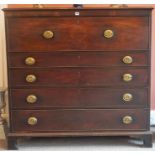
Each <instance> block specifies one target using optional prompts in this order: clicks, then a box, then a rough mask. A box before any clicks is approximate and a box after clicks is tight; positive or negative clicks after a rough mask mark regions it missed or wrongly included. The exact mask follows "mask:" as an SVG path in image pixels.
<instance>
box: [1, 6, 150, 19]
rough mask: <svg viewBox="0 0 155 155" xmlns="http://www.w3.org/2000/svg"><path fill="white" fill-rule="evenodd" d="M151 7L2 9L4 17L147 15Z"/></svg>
mask: <svg viewBox="0 0 155 155" xmlns="http://www.w3.org/2000/svg"><path fill="white" fill-rule="evenodd" d="M151 10H152V9H151V8H124V9H122V8H121V9H112V8H104V9H103V8H93V9H88V8H87V9H50V8H46V9H45V8H44V9H33V8H27V9H22V8H21V9H20V8H16V9H15V8H14V9H13V8H12V9H7V8H5V9H3V11H4V12H5V16H6V17H45V16H46V17H47V16H49V17H50V16H51V17H59V16H61V17H74V16H79V17H80V16H81V17H87V16H88V17H89V16H91V17H97V16H109V17H110V16H112V17H115V16H149V15H150V14H151V12H152V11H151Z"/></svg>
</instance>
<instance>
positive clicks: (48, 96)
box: [10, 88, 149, 109]
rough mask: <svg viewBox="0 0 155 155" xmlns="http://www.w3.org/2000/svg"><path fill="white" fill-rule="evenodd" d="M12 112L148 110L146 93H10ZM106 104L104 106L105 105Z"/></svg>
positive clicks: (68, 90) (48, 90)
mask: <svg viewBox="0 0 155 155" xmlns="http://www.w3.org/2000/svg"><path fill="white" fill-rule="evenodd" d="M10 99H11V107H12V108H13V109H47V108H48V109H49V108H59V109H60V108H144V107H145V108H148V107H149V105H148V89H144V88H143V89H140V88H139V89H138V88H137V89H135V88H134V89H118V88H117V89H114V88H113V89H112V88H111V89H110V88H109V89H105V88H89V89H88V88H39V89H34V88H33V89H11V90H10ZM105 101H106V102H105Z"/></svg>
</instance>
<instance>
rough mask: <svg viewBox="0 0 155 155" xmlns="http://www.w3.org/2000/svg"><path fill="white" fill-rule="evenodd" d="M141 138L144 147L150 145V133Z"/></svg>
mask: <svg viewBox="0 0 155 155" xmlns="http://www.w3.org/2000/svg"><path fill="white" fill-rule="evenodd" d="M142 140H143V146H144V147H150V148H151V147H152V134H146V135H143V136H142Z"/></svg>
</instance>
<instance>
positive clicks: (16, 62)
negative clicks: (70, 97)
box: [8, 51, 149, 68]
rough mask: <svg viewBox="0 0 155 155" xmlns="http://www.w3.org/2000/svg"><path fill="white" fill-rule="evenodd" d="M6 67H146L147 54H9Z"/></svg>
mask: <svg viewBox="0 0 155 155" xmlns="http://www.w3.org/2000/svg"><path fill="white" fill-rule="evenodd" d="M8 55H9V62H8V65H9V67H10V68H14V67H19V68H21V67H27V68H28V67H29V68H31V67H57V66H58V67H62V66H64V67H71V66H90V67H92V66H98V67H100V66H101V67H103V66H147V65H149V64H148V51H147V52H136V51H135V52H125V51H124V52H81V53H80V52H64V53H58V52H48V53H47V52H42V53H40V52H38V53H9V54H8Z"/></svg>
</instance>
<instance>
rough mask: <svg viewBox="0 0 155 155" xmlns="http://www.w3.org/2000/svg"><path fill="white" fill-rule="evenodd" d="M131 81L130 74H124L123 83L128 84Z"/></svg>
mask: <svg viewBox="0 0 155 155" xmlns="http://www.w3.org/2000/svg"><path fill="white" fill-rule="evenodd" d="M132 79H133V76H132V75H131V74H124V75H123V80H124V81H125V82H129V81H131V80H132Z"/></svg>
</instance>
